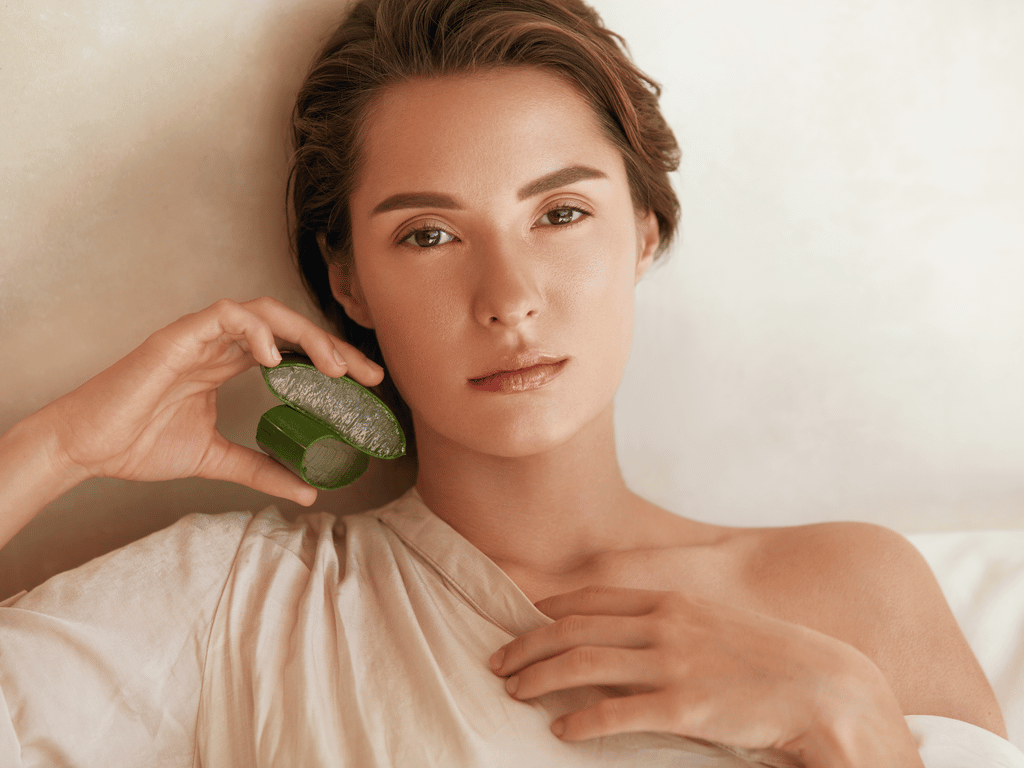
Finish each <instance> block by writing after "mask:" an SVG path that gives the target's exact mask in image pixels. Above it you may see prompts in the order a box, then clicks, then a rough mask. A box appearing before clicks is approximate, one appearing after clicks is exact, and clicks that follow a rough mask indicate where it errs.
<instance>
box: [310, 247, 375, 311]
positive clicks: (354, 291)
mask: <svg viewBox="0 0 1024 768" xmlns="http://www.w3.org/2000/svg"><path fill="white" fill-rule="evenodd" d="M316 242H317V245H319V246H320V255H321V256H323V259H324V262H325V263H326V264H327V275H328V278H329V279H330V281H331V293H332V294H334V298H335V300H337V302H338V303H339V304H341V306H342V307H343V308H344V310H345V314H346V315H348V316H349V317H350V318H352V320H353V321H354V322H356V323H359V325H361V326H363V327H364V328H371V329H372V328H373V318H372V317H371V316H370V309H369V307H367V306H366V299H365V297H364V296H363V291H362V288H361V287H360V286H359V277H358V276H357V275H356V271H355V265H352V266H347V267H345V266H341V265H339V264H337V263H335V261H334V259H333V257H332V254H331V253H330V250H329V248H328V247H327V236H326V235H325V234H324V233H323V232H321V233H319V234H317V236H316Z"/></svg>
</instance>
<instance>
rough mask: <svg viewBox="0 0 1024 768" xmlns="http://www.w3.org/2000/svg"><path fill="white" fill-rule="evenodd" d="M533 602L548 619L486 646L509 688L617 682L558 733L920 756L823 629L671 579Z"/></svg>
mask: <svg viewBox="0 0 1024 768" xmlns="http://www.w3.org/2000/svg"><path fill="white" fill-rule="evenodd" d="M537 607H538V608H539V609H540V610H541V611H543V612H544V613H545V614H547V615H548V616H550V617H551V618H553V619H555V621H554V623H552V624H550V625H548V626H545V627H542V628H540V629H537V630H534V631H532V632H528V633H526V634H524V635H522V636H521V637H519V638H517V639H515V640H513V641H511V642H510V643H508V644H507V645H505V646H504V647H503V648H501V649H499V651H498V652H497V653H495V655H494V656H493V657H492V659H491V665H492V669H494V671H495V673H496V674H498V675H501V676H506V677H508V682H507V689H508V690H509V692H510V693H511V694H512V695H513V696H514V697H515V698H517V699H530V698H534V697H536V696H540V695H542V694H545V693H549V692H552V691H557V690H563V689H568V688H574V687H578V686H588V685H591V686H592V685H599V686H612V687H614V688H615V689H617V690H618V691H620V692H622V693H623V695H622V696H616V697H612V698H608V699H604V700H602V701H601V702H599V703H598V704H596V705H594V706H592V707H589V708H586V709H583V710H580V711H577V712H573V713H570V714H567V715H565V716H563V717H561V718H559V719H558V720H556V721H555V722H554V723H553V724H552V730H553V731H554V732H555V733H556V734H557V735H558V736H559V737H560V738H562V739H564V740H570V741H576V740H580V739H590V738H595V737H598V736H606V735H610V734H615V733H622V732H635V731H661V732H668V733H674V734H678V735H681V736H688V737H691V738H699V739H705V740H708V741H714V742H718V743H723V744H729V745H732V746H738V747H744V748H747V749H767V748H774V749H781V750H783V751H786V752H789V753H791V754H794V755H797V756H799V757H800V758H801V759H802V760H803V762H804V764H805V765H807V766H808V768H812V767H813V766H819V765H820V766H826V765H827V766H830V767H831V768H840V767H846V766H850V767H852V766H874V767H876V768H877V767H878V766H893V768H895V766H901V767H902V766H920V765H921V762H920V757H919V756H918V753H917V749H916V746H915V744H914V741H913V738H912V736H911V734H910V732H909V730H908V729H907V726H906V723H905V721H904V719H903V716H902V712H901V711H900V708H899V705H898V703H897V701H896V699H895V696H894V695H893V693H892V691H891V690H890V688H889V685H888V683H887V682H886V680H885V678H884V676H883V675H882V674H881V672H880V671H879V670H878V668H877V667H876V666H875V665H874V664H873V663H872V662H871V661H870V660H869V659H868V658H867V657H866V656H864V655H863V654H861V653H860V652H859V651H857V650H856V649H854V648H853V647H852V646H850V645H848V644H846V643H843V642H841V641H839V640H837V639H835V638H832V637H829V636H828V635H825V634H822V633H820V632H816V631H814V630H812V629H808V628H806V627H803V626H800V625H797V624H791V623H788V622H784V621H779V620H777V619H773V618H769V617H767V616H763V615H761V614H757V613H753V612H750V611H745V610H741V609H737V608H732V607H729V606H726V605H723V604H719V603H714V602H711V601H708V600H703V599H699V598H695V597H691V596H687V595H685V594H680V593H675V592H657V591H644V590H634V589H624V588H618V587H588V588H585V589H581V590H577V591H575V592H569V593H565V594H561V595H555V596H553V597H549V598H546V599H545V600H542V601H540V602H538V603H537Z"/></svg>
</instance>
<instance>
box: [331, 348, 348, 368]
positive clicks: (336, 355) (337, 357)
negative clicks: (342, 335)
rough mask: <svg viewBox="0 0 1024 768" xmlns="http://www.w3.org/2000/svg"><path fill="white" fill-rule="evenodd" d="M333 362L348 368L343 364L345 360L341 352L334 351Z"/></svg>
mask: <svg viewBox="0 0 1024 768" xmlns="http://www.w3.org/2000/svg"><path fill="white" fill-rule="evenodd" d="M334 362H336V363H337V364H338V365H344V366H346V367H347V366H348V363H346V362H345V358H344V357H342V356H341V352H339V351H338V350H334Z"/></svg>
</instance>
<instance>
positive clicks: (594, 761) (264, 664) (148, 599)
mask: <svg viewBox="0 0 1024 768" xmlns="http://www.w3.org/2000/svg"><path fill="white" fill-rule="evenodd" d="M548 621H550V620H549V619H548V618H547V617H545V616H544V615H543V614H541V613H540V612H539V611H537V609H536V608H535V607H534V606H533V605H532V604H531V603H530V602H529V600H528V599H527V598H526V597H525V596H524V595H523V594H522V592H520V591H519V589H518V588H517V587H516V586H515V585H514V584H513V583H512V582H511V580H510V579H509V578H508V577H507V576H506V575H505V574H504V573H503V572H502V571H501V570H500V569H499V568H498V567H497V566H496V565H494V564H493V563H492V562H491V561H490V560H488V559H487V558H486V557H484V555H483V554H482V553H480V552H479V551H478V550H476V549H475V548H473V547H472V545H470V544H469V543H468V542H467V541H466V540H465V539H463V538H462V537H461V536H459V535H458V534H456V533H455V532H454V531H453V530H452V529H451V528H450V527H449V526H448V525H447V524H445V523H444V522H443V521H441V520H440V519H439V518H437V517H436V516H435V515H433V514H432V513H431V512H430V511H429V510H427V508H426V507H425V506H424V505H423V503H422V502H421V501H420V499H419V497H418V496H417V495H416V494H415V492H410V493H408V494H406V495H405V496H404V497H403V498H401V499H399V500H397V501H396V502H394V503H392V504H390V505H388V506H387V507H384V508H383V509H381V510H375V511H372V512H367V513H364V514H360V515H354V516H349V517H346V518H343V519H342V520H340V521H336V520H335V519H334V518H333V517H331V516H329V515H318V516H310V517H307V518H302V519H300V520H299V521H297V522H296V523H287V522H285V521H284V520H282V519H281V518H280V517H279V516H278V514H277V513H276V511H274V510H273V509H270V510H267V511H264V512H263V513H260V514H259V515H256V516H255V517H253V516H251V515H243V514H230V515H220V516H214V517H209V516H202V515H192V516H189V517H186V518H184V519H182V520H181V521H179V522H178V523H177V524H175V525H174V526H172V527H171V528H169V529H167V530H165V531H161V532H160V533H157V534H154V535H153V536H150V537H148V538H146V539H143V540H142V541H140V542H137V543H135V544H132V545H130V546H128V547H126V548H124V549H121V550H119V551H117V552H114V553H111V554H110V555H107V556H105V557H103V558H100V559H98V560H96V561H93V562H92V563H89V564H88V565H86V566H84V567H83V568H80V569H78V570H76V571H73V572H71V573H69V574H64V575H62V576H59V577H57V578H56V579H52V580H51V581H49V582H47V583H46V584H44V585H43V586H41V587H39V588H38V589H36V590H34V591H33V592H31V593H29V594H28V595H25V596H23V597H21V598H20V599H18V600H16V601H14V602H13V604H12V605H10V606H9V607H6V608H0V690H2V691H3V699H2V700H0V766H3V768H7V766H20V765H24V766H33V767H34V766H64V765H74V766H102V767H103V768H116V767H117V766H143V765H145V766H182V767H187V766H203V767H204V768H221V767H224V768H227V767H229V766H230V767H231V768H237V767H238V766H282V765H302V766H332V767H333V766H358V768H372V767H373V766H402V767H403V768H404V767H406V766H446V767H448V766H530V767H531V768H534V767H537V766H552V767H554V766H558V767H559V768H563V767H566V766H597V765H642V766H660V765H665V766H669V765H671V766H715V767H716V768H728V767H730V766H740V765H747V764H748V763H746V762H745V761H743V760H741V759H739V758H737V757H735V756H729V755H727V754H725V753H724V752H721V751H720V750H718V749H716V748H713V747H708V746H702V745H699V744H696V743H694V742H689V741H687V740H685V739H680V738H677V737H673V736H663V735H656V734H633V735H625V736H619V737H612V738H606V739H597V740H593V741H589V742H585V743H578V744H566V743H562V742H560V741H558V740H557V739H556V738H555V737H554V736H552V735H551V733H550V731H549V725H550V722H551V720H552V719H553V718H554V717H556V716H558V715H559V714H561V713H563V712H565V711H568V710H569V709H572V708H577V707H579V706H581V705H582V704H583V703H584V702H585V701H589V700H595V699H596V698H598V697H600V696H601V695H602V694H601V693H600V692H599V691H597V690H595V689H590V690H577V691H573V692H563V693H559V694H553V695H550V696H546V697H543V698H542V699H539V700H536V701H533V702H529V703H523V702H518V701H515V700H513V699H512V698H510V697H509V696H508V695H507V694H506V693H505V691H504V687H503V681H502V680H501V679H499V678H497V677H496V676H495V675H493V674H492V673H491V672H490V670H489V669H488V667H487V659H488V658H489V656H490V655H491V653H493V652H494V650H495V649H497V648H498V647H499V646H500V645H502V644H504V643H506V642H507V641H508V640H509V639H510V638H511V637H513V636H515V635H518V634H521V633H522V632H525V631H528V630H530V629H533V628H535V627H539V626H542V625H543V624H544V623H546V622H548ZM4 702H5V703H6V710H5V709H4ZM910 720H911V725H912V726H913V725H914V719H913V718H911V719H910ZM927 720H928V721H929V723H930V725H931V730H929V731H926V733H927V740H928V743H929V744H930V745H931V749H932V751H933V753H935V754H937V755H940V756H941V755H942V754H943V753H944V750H943V741H942V740H943V738H944V736H943V733H944V732H945V731H944V729H943V727H942V724H943V723H954V721H943V719H942V718H928V719H927ZM935 722H938V723H939V727H936V726H935ZM959 726H964V727H963V728H960V727H959ZM953 732H954V733H955V738H956V740H957V743H958V744H961V745H962V744H963V743H964V740H965V739H966V741H967V746H966V749H967V750H973V752H971V751H968V752H965V754H972V755H975V756H976V755H978V754H982V752H981V750H982V749H988V750H989V751H990V752H991V754H992V755H993V757H992V758H991V759H988V758H986V759H985V760H984V761H979V760H978V759H976V757H975V758H972V759H971V761H970V762H969V763H962V764H961V763H946V762H941V761H940V762H935V761H934V760H933V761H932V762H929V768H939V767H940V766H942V768H946V766H947V765H948V766H950V768H952V766H958V768H959V766H961V765H963V766H965V767H966V766H967V765H970V766H989V765H991V766H1017V765H1024V760H1022V762H1021V763H1013V762H1009V761H1008V760H1004V761H1002V762H1001V761H1000V760H999V759H997V758H996V757H994V756H996V755H998V754H999V750H1000V749H1003V746H1002V745H1005V746H1006V747H1007V748H1009V749H1011V750H1012V749H1013V748H1012V747H1010V745H1008V744H1006V742H1003V741H1002V740H1001V739H998V738H997V737H995V736H993V735H991V734H987V732H985V731H982V730H981V729H978V728H974V727H973V726H966V724H959V723H957V724H955V726H954V731H953ZM1006 754H1011V753H1010V752H1008V751H1007V752H1006ZM1017 754H1018V755H1019V753H1017ZM935 760H940V758H939V757H936V758H935Z"/></svg>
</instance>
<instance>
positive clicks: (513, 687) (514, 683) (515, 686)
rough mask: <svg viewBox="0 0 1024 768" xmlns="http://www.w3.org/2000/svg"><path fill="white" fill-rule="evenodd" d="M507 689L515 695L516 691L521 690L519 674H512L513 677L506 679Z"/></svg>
mask: <svg viewBox="0 0 1024 768" xmlns="http://www.w3.org/2000/svg"><path fill="white" fill-rule="evenodd" d="M505 690H506V691H508V692H509V693H511V694H512V695H513V696H514V695H515V693H516V691H517V690H519V675H512V677H510V678H509V679H508V680H506V681H505Z"/></svg>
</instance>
